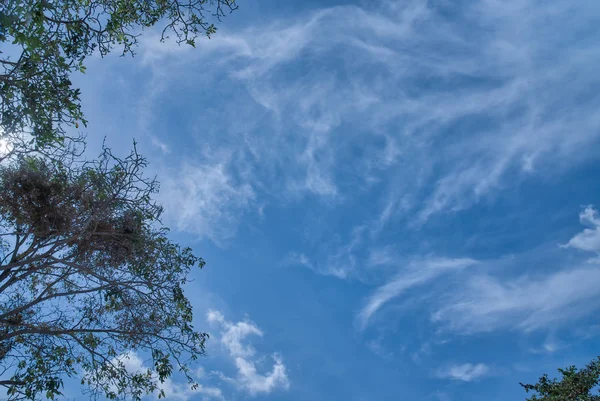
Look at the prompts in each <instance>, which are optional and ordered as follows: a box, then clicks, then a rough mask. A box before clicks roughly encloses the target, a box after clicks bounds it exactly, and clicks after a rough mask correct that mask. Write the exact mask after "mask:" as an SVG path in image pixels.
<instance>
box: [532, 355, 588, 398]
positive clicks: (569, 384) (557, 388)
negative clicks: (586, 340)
mask: <svg viewBox="0 0 600 401" xmlns="http://www.w3.org/2000/svg"><path fill="white" fill-rule="evenodd" d="M558 371H559V373H560V374H561V375H562V378H561V379H560V380H559V379H550V378H549V377H548V375H547V374H545V375H543V376H542V377H541V378H540V379H539V381H538V382H537V383H535V384H523V383H521V386H523V388H525V391H527V392H532V393H534V394H533V395H532V396H531V397H530V398H527V401H600V392H599V391H598V383H599V382H600V358H597V359H595V360H593V361H592V362H590V363H589V364H588V365H587V366H586V367H585V368H583V369H580V370H577V368H576V367H575V366H570V367H568V368H566V369H558ZM594 393H596V394H594Z"/></svg>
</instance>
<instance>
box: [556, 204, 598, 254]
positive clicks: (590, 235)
mask: <svg viewBox="0 0 600 401" xmlns="http://www.w3.org/2000/svg"><path fill="white" fill-rule="evenodd" d="M579 221H580V222H581V224H584V225H587V226H590V227H591V228H586V229H584V230H583V231H582V232H580V233H579V234H577V235H575V236H574V237H573V238H571V239H570V240H569V242H567V243H566V244H565V245H563V247H565V248H575V249H579V250H582V251H588V252H596V253H597V254H600V216H598V211H597V210H596V209H594V208H593V207H592V206H587V207H586V208H585V209H584V210H583V211H582V212H581V213H580V214H579ZM593 260H596V259H593Z"/></svg>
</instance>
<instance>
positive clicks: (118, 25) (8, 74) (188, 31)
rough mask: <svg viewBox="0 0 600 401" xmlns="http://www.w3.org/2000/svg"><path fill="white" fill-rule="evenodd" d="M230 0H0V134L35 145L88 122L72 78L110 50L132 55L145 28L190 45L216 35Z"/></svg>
mask: <svg viewBox="0 0 600 401" xmlns="http://www.w3.org/2000/svg"><path fill="white" fill-rule="evenodd" d="M236 8H237V5H236V4H235V0H184V1H181V0H28V1H22V0H3V1H1V2H0V46H1V49H0V113H1V115H0V133H1V132H2V131H3V132H4V133H19V134H21V133H23V132H28V133H30V134H31V135H32V137H33V138H34V139H35V140H36V141H37V142H38V145H39V144H42V145H43V144H46V143H48V142H51V141H55V140H56V139H59V138H61V137H62V136H63V135H64V133H65V129H66V127H68V126H75V127H78V126H79V124H86V120H85V117H84V115H83V113H82V111H81V105H80V90H79V89H78V88H75V87H73V85H72V83H71V80H70V75H71V73H72V72H74V71H81V72H83V71H85V65H84V61H85V58H86V57H87V56H89V55H91V54H93V53H98V54H100V55H101V56H104V55H106V54H108V53H109V52H111V51H112V50H113V49H114V48H118V49H119V51H120V52H121V54H123V55H125V54H133V52H134V49H135V47H136V45H137V44H138V37H139V35H140V34H141V32H142V30H143V29H145V28H150V27H153V26H155V25H157V24H158V25H159V26H161V27H162V31H161V40H164V39H166V38H167V37H168V35H170V34H172V35H174V40H176V42H177V43H186V44H189V45H192V46H194V44H195V40H196V38H197V36H198V35H201V34H204V35H207V36H210V35H211V34H213V33H215V32H216V29H217V28H216V27H215V25H214V23H212V22H210V21H211V19H213V20H214V19H216V20H219V19H220V18H221V17H223V16H225V15H226V13H228V12H231V11H233V10H235V9H236Z"/></svg>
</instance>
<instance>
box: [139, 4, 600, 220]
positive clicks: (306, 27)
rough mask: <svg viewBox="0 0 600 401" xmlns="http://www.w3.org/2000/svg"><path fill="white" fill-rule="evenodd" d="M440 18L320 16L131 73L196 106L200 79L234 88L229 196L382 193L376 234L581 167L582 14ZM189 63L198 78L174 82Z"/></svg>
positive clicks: (157, 56)
mask: <svg viewBox="0 0 600 401" xmlns="http://www.w3.org/2000/svg"><path fill="white" fill-rule="evenodd" d="M444 7H445V6H444V4H443V3H432V2H428V1H422V0H413V1H408V2H406V1H402V2H399V1H392V2H386V3H385V5H382V6H381V7H380V8H377V7H373V8H369V9H363V8H360V7H355V6H343V7H333V8H327V9H322V10H317V11H315V12H313V13H309V14H305V15H303V16H301V17H299V18H297V19H295V20H291V21H274V22H272V23H270V24H266V25H261V26H256V27H254V26H251V27H248V28H246V29H243V30H241V31H237V32H232V31H229V32H227V31H226V30H223V31H220V33H219V35H216V36H215V37H214V38H213V39H211V40H210V41H206V40H205V41H199V42H198V47H199V49H197V50H196V51H189V49H187V50H181V48H177V47H174V46H172V45H171V46H169V45H165V44H162V45H161V44H156V41H155V40H153V39H152V40H148V42H147V44H145V45H144V46H147V47H146V48H145V51H144V52H143V55H142V57H143V59H144V60H145V63H146V65H152V68H153V70H154V71H163V72H164V71H169V74H167V75H166V76H165V74H163V75H160V76H161V77H164V78H165V79H167V80H186V84H188V85H196V86H198V91H199V92H202V93H203V91H205V90H210V89H208V88H209V87H208V86H207V85H209V84H210V83H211V82H212V81H211V78H206V77H215V76H222V75H225V76H227V84H228V85H232V86H233V87H236V88H244V90H243V91H238V92H234V93H233V94H231V92H228V93H229V95H228V96H233V98H228V99H226V102H227V104H232V103H235V104H236V110H237V111H241V113H240V115H241V116H243V117H240V118H241V119H243V125H244V126H245V127H249V128H246V129H243V128H241V130H242V131H243V132H244V133H243V140H240V134H239V132H240V129H238V127H237V126H236V129H235V130H233V131H235V133H234V134H230V133H228V132H229V130H228V128H230V127H231V126H233V125H235V124H239V122H237V123H236V121H237V120H235V119H230V118H228V119H224V120H223V121H219V124H220V126H219V130H220V132H221V135H219V136H218V137H216V139H215V140H214V141H213V142H214V143H212V145H213V146H215V147H225V148H227V150H229V151H231V150H232V149H233V151H235V152H236V158H235V160H232V161H231V162H232V163H249V162H250V163H252V164H253V166H254V167H255V170H256V174H253V175H249V176H247V177H245V179H247V181H245V182H244V183H243V184H247V185H249V186H250V187H251V188H255V189H256V188H264V189H265V192H264V194H268V196H269V197H271V196H274V197H279V198H284V199H286V200H287V199H296V198H294V196H293V194H294V193H296V194H309V195H313V196H316V197H320V198H324V199H335V200H336V201H337V202H344V201H346V200H347V199H350V198H352V196H353V195H354V194H355V193H356V191H357V190H358V191H361V190H366V189H369V188H371V187H372V186H373V185H375V184H377V183H383V184H384V186H388V187H389V188H390V190H389V191H388V193H387V194H385V195H384V196H386V197H388V202H386V205H385V206H384V207H383V208H382V210H381V211H380V212H378V213H377V215H378V216H376V217H381V219H382V220H381V223H382V224H381V227H384V226H385V223H386V221H389V219H391V218H393V217H394V216H395V215H396V214H397V213H401V214H408V215H410V217H411V218H412V219H413V220H414V227H419V226H420V225H422V224H425V223H427V221H428V220H429V219H430V218H432V216H435V215H437V214H439V213H445V212H452V211H457V210H462V209H465V208H468V207H470V206H471V205H473V204H474V203H476V202H479V201H481V200H482V199H486V198H487V197H490V196H494V194H495V193H497V191H500V190H502V189H503V188H506V187H507V186H511V185H513V183H515V182H518V181H519V180H520V179H527V178H528V177H531V176H532V175H537V174H545V172H546V171H549V170H552V169H560V170H565V169H568V168H570V167H571V166H573V165H576V164H577V163H580V162H581V161H582V160H585V159H586V158H590V157H596V156H595V154H594V153H593V152H592V151H591V149H594V146H593V144H596V143H597V141H598V140H599V137H600V134H599V133H598V130H597V129H596V127H597V126H598V125H599V123H600V112H599V111H598V110H600V107H599V106H600V101H599V100H598V98H597V97H593V96H589V95H587V94H588V93H589V92H588V89H589V88H590V87H595V86H597V85H598V84H600V78H599V77H598V74H597V73H596V72H595V70H594V69H593V68H592V67H591V66H593V65H597V64H598V62H600V50H598V48H597V46H595V43H596V42H597V41H595V40H579V39H578V37H579V36H578V35H579V34H580V33H582V32H583V33H585V32H588V31H586V29H587V28H586V27H593V26H595V25H594V24H595V22H594V20H593V18H592V17H591V16H592V15H594V12H593V11H594V10H597V6H596V5H594V4H593V2H584V4H578V5H575V4H574V3H573V2H571V1H568V0H558V1H556V2H554V3H553V4H552V6H548V7H539V5H538V4H537V2H536V1H534V0H519V1H514V2H511V4H510V6H506V5H504V4H503V2H498V1H494V0H486V1H480V2H464V3H462V4H461V5H460V6H457V7H456V9H454V10H453V13H452V15H453V16H454V18H453V19H449V18H448V17H447V16H448V13H446V12H445V10H444ZM524 10H526V11H525V12H524ZM564 18H567V19H568V20H569V21H571V23H569V24H564V22H563V19H564ZM557 26H560V28H561V29H560V32H561V35H557V32H558V31H559V30H557V29H556V27H557ZM557 49H558V50H557ZM173 52H185V55H186V57H172V56H173ZM558 54H560V57H559V56H558ZM199 60H200V61H206V62H204V63H203V66H204V68H203V70H202V74H201V75H200V74H197V73H194V75H193V76H192V75H190V74H192V73H193V71H195V69H193V68H189V66H190V65H196V64H197V62H198V61H199ZM174 66H175V67H177V66H179V67H177V68H176V69H175V70H174V69H173V67H174ZM156 74H160V72H157V73H156ZM219 74H221V75H219ZM190 77H192V78H193V79H190ZM219 82H222V81H219ZM564 82H569V85H564ZM165 87H168V85H166V86H165ZM236 93H242V94H243V95H236ZM215 96H217V95H215ZM244 110H246V111H244ZM210 117H211V116H210V115H207V120H210ZM224 138H227V140H223V139H224ZM206 140H209V139H206ZM542 167H544V168H542ZM546 167H547V168H546ZM407 200H409V201H407ZM236 207H237V204H236V203H235V202H233V206H232V208H233V209H236ZM181 210H183V211H184V212H185V211H186V210H187V208H181ZM223 210H227V207H225V206H224V207H223ZM223 210H219V212H223ZM178 212H179V210H177V212H173V213H174V214H175V213H178ZM180 220H185V221H188V219H180ZM189 221H193V219H191V220H189ZM225 221H226V222H228V224H229V227H230V228H231V227H232V226H233V225H234V224H233V220H232V219H228V218H227V217H226V218H225ZM191 224H192V223H190V225H189V226H188V225H186V224H181V225H179V227H180V228H182V229H185V228H188V229H189V228H190V226H191ZM200 226H202V224H201V225H200ZM229 231H231V230H229ZM373 232H377V230H376V229H375V228H374V231H373Z"/></svg>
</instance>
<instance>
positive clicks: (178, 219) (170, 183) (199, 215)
mask: <svg viewBox="0 0 600 401" xmlns="http://www.w3.org/2000/svg"><path fill="white" fill-rule="evenodd" d="M229 163H230V162H229V160H227V159H225V160H221V161H220V162H217V163H191V162H183V163H182V165H180V166H179V168H177V169H172V170H169V171H168V175H165V176H163V178H162V181H161V192H160V200H161V201H162V203H163V205H164V206H165V216H166V219H167V221H168V222H169V224H173V225H174V227H175V228H177V229H178V230H181V231H187V232H190V233H194V234H197V235H199V236H201V237H206V238H209V239H211V240H213V241H214V242H216V243H221V242H222V241H224V240H227V239H228V238H230V237H231V236H232V235H234V234H235V231H236V229H237V225H238V221H239V219H240V218H241V216H242V215H243V213H245V212H246V211H247V210H248V208H249V207H250V205H251V204H252V203H253V200H254V199H255V194H254V190H253V189H252V187H251V186H250V185H249V184H244V183H237V182H236V181H235V179H234V177H233V176H232V174H231V173H230V171H229Z"/></svg>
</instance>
